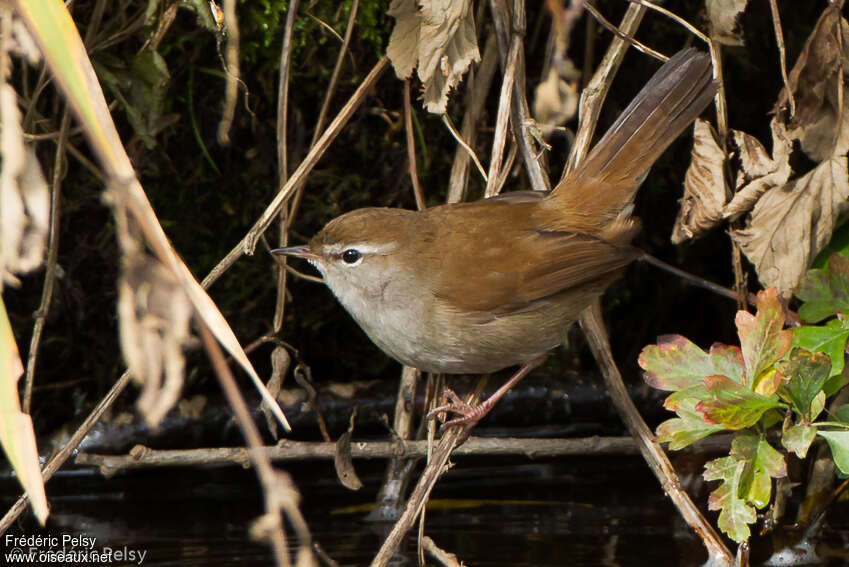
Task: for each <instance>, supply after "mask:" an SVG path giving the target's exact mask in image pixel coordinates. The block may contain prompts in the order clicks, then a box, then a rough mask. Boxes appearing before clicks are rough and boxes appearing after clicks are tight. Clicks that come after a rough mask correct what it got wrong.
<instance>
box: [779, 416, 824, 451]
mask: <svg viewBox="0 0 849 567" xmlns="http://www.w3.org/2000/svg"><path fill="white" fill-rule="evenodd" d="M816 435H817V428H816V427H812V426H810V425H807V424H805V423H800V424H799V425H794V426H793V427H789V428H787V430H786V431H785V432H784V433H782V434H781V444H782V445H784V448H785V449H787V450H788V451H792V452H793V453H796V456H797V457H799V458H800V459H804V458H805V455H807V454H808V448H810V446H811V443H813V441H814V437H816Z"/></svg>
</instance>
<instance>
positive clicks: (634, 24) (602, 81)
mask: <svg viewBox="0 0 849 567" xmlns="http://www.w3.org/2000/svg"><path fill="white" fill-rule="evenodd" d="M645 12H646V9H645V8H643V7H642V6H639V5H637V4H631V5H630V6H628V10H627V11H626V12H625V15H624V16H623V17H622V22H621V23H620V24H619V29H620V30H622V33H623V34H624V35H625V36H626V37H632V36H633V35H634V33H635V32H636V31H637V28H638V27H640V22H641V21H642V19H643V16H644V15H645ZM628 45H629V43H628V41H626V40H625V39H622V38H621V37H618V36H617V37H615V38H614V39H613V40H612V41H611V42H610V47H608V48H607V53H605V54H604V58H603V59H602V60H601V63H600V64H599V67H598V69H596V71H595V73H594V74H593V78H592V79H590V82H589V83H588V84H587V87H586V88H585V89H584V91H583V92H582V93H581V101H580V103H579V107H578V116H580V117H581V121H580V123H579V124H578V132H577V133H576V135H575V141H574V143H573V144H572V153H571V155H570V156H569V162H568V163H567V164H566V167H565V168H563V176H562V177H561V181H562V180H563V178H565V177H566V175H567V174H568V173H569V172H570V171H572V170H574V169H575V168H576V167H577V166H578V164H579V163H580V162H581V160H583V159H584V156H586V155H587V151H588V150H589V147H590V141H592V138H593V134H594V133H595V129H596V126H597V124H598V117H599V114H600V113H601V106H602V103H603V102H604V99H605V98H606V97H607V91H609V90H610V85H611V84H612V83H613V77H614V76H615V75H616V71H617V70H618V69H619V66H620V65H621V64H622V58H623V57H625V52H626V51H627V49H628Z"/></svg>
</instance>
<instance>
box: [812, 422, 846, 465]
mask: <svg viewBox="0 0 849 567" xmlns="http://www.w3.org/2000/svg"><path fill="white" fill-rule="evenodd" d="M817 435H819V436H820V437H822V438H824V439H825V440H826V441H828V446H829V447H830V448H831V456H832V457H833V458H834V464H835V465H837V468H838V469H840V472H842V473H843V474H849V431H817Z"/></svg>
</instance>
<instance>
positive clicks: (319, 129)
mask: <svg viewBox="0 0 849 567" xmlns="http://www.w3.org/2000/svg"><path fill="white" fill-rule="evenodd" d="M359 6H360V2H359V0H354V2H353V3H352V4H351V12H350V13H349V14H348V24H347V27H346V28H345V38H344V39H342V38H340V39H341V41H342V46H341V47H340V48H339V55H337V56H336V64H335V65H334V66H333V73H331V74H330V82H329V83H328V84H327V90H326V91H325V94H324V101H323V102H322V103H321V110H319V112H318V120H316V122H315V128H313V132H312V140H311V141H310V148H312V147H313V146H314V145H315V143H316V142H317V141H318V137H319V136H320V135H321V134H322V133H323V131H324V123H325V122H326V121H327V113H328V112H329V110H330V102H331V101H332V100H333V95H334V94H335V93H336V86H337V85H338V84H339V75H340V73H341V71H342V64H343V63H344V62H345V55H346V54H347V53H348V46H349V45H350V43H351V35H352V34H353V31H354V24H356V22H357V11H358V9H359ZM328 27H329V26H328ZM331 29H332V28H331ZM281 184H282V183H281ZM303 196H304V184H303V183H301V184H300V186H298V188H297V189H296V190H295V196H294V197H292V204H291V205H290V206H289V221H290V222H292V221H293V220H294V218H295V217H296V216H297V214H298V208H299V207H300V205H301V199H303Z"/></svg>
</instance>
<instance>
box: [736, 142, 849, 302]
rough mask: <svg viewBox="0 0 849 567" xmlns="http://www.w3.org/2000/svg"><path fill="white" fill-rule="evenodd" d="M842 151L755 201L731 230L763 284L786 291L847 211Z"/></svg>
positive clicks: (848, 188) (848, 191)
mask: <svg viewBox="0 0 849 567" xmlns="http://www.w3.org/2000/svg"><path fill="white" fill-rule="evenodd" d="M846 168H847V160H846V157H845V156H840V157H834V158H832V159H829V160H826V161H824V162H822V163H821V164H819V165H818V166H817V167H815V168H814V169H812V170H811V171H809V172H808V173H806V174H805V175H803V176H802V177H799V178H797V179H794V180H792V181H790V182H789V183H786V184H784V185H781V186H777V187H773V188H771V189H769V190H768V191H767V192H766V193H764V194H763V196H762V197H761V198H760V199H759V200H758V202H757V204H756V205H755V207H754V209H752V213H751V217H750V219H749V221H748V223H747V225H746V227H745V228H744V229H742V230H735V231H733V232H732V233H731V236H732V238H734V240H736V241H737V242H738V243H739V244H740V246H741V248H742V249H743V252H745V254H746V256H747V257H748V258H749V260H750V261H751V262H752V263H753V264H754V265H755V269H756V270H757V272H758V278H759V279H760V280H761V283H762V284H763V285H764V286H770V287H777V288H778V289H779V290H781V292H782V293H783V294H784V295H788V294H790V293H792V292H793V291H794V290H795V289H796V286H797V285H798V283H799V280H800V279H801V277H802V275H803V274H804V273H805V270H807V268H808V265H809V263H810V262H811V260H812V259H813V258H814V256H815V255H816V254H817V252H819V251H820V250H821V249H822V248H823V247H824V246H825V245H826V244H827V243H828V241H829V240H830V239H831V233H832V231H833V230H834V226H835V224H836V222H837V219H838V217H839V216H840V215H841V214H842V213H844V212H845V211H846V210H849V207H847V202H846V201H847V199H849V175H847V169H846Z"/></svg>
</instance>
